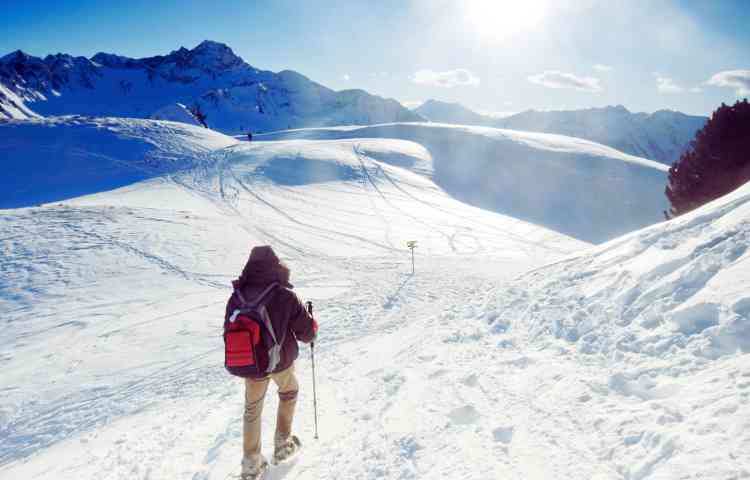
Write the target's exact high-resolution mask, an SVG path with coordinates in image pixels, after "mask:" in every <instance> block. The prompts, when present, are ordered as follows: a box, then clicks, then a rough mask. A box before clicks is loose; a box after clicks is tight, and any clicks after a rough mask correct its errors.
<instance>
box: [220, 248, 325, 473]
mask: <svg viewBox="0 0 750 480" xmlns="http://www.w3.org/2000/svg"><path fill="white" fill-rule="evenodd" d="M289 275H290V271H289V268H288V267H287V266H286V265H285V264H284V263H283V262H282V261H281V260H280V259H279V257H278V256H276V253H275V252H274V251H273V249H272V248H271V247H270V246H259V247H254V248H253V249H252V251H251V253H250V258H249V259H248V261H247V264H246V265H245V268H243V270H242V274H241V275H240V277H239V278H238V279H237V280H235V281H233V282H232V286H233V287H234V290H235V291H234V293H233V294H232V296H231V297H230V298H229V302H228V303H227V309H226V317H225V319H227V320H228V319H230V318H231V317H232V315H233V314H234V313H235V311H236V309H239V308H240V307H242V306H243V304H245V303H247V302H250V303H251V302H253V301H254V300H256V299H257V298H258V297H259V296H261V295H263V294H264V293H265V294H266V295H265V296H264V297H263V299H262V300H261V302H260V303H262V304H263V305H265V308H266V311H267V313H268V318H269V319H270V322H271V324H272V325H273V330H274V331H275V332H276V336H277V338H279V343H280V344H281V351H280V355H279V362H278V364H277V366H276V368H275V369H274V370H273V371H272V372H271V373H270V374H265V373H261V374H257V375H252V376H245V375H243V376H245V377H246V378H245V413H244V415H243V443H242V448H243V459H242V475H241V477H242V479H243V480H252V479H255V478H259V477H260V476H261V475H262V474H263V472H264V471H265V470H266V469H267V468H268V462H267V461H266V459H265V458H264V457H263V455H262V454H261V453H260V451H261V414H262V412H263V400H264V398H265V395H266V390H267V388H268V383H269V380H273V381H274V383H275V384H276V386H277V387H278V393H279V408H278V413H277V416H276V434H275V436H274V443H275V450H274V458H273V460H274V463H279V462H281V461H284V460H285V459H287V458H289V457H291V456H292V455H294V454H295V453H296V452H297V451H298V450H299V448H300V446H301V444H300V442H299V439H298V438H297V437H296V436H294V435H292V420H293V419H294V407H295V404H296V402H297V391H298V389H299V385H298V383H297V378H296V376H295V375H294V361H295V360H296V359H297V356H298V355H299V347H298V345H297V341H298V340H299V341H301V342H304V343H310V342H312V341H314V340H315V337H316V334H317V331H318V325H317V323H316V322H315V320H313V318H312V316H311V315H310V314H308V312H307V310H306V309H305V306H304V305H303V304H302V302H301V301H300V300H299V298H298V297H297V295H296V294H295V293H294V292H293V291H292V288H293V286H292V284H291V283H289ZM274 284H276V285H277V286H275V287H271V286H272V285H274ZM282 338H283V340H282Z"/></svg>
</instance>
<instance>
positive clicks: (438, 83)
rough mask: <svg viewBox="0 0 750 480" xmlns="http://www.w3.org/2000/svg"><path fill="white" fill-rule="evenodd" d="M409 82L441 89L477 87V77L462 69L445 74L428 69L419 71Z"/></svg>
mask: <svg viewBox="0 0 750 480" xmlns="http://www.w3.org/2000/svg"><path fill="white" fill-rule="evenodd" d="M411 81H412V82H414V83H418V84H420V85H430V86H433V87H443V88H453V87H458V86H464V85H472V86H475V85H479V77H477V76H475V75H474V74H473V73H471V72H470V71H468V70H466V69H464V68H457V69H455V70H448V71H446V72H435V71H433V70H429V69H425V70H419V71H418V72H416V73H415V74H414V76H413V77H412V78H411Z"/></svg>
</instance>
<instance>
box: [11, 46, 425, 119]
mask: <svg viewBox="0 0 750 480" xmlns="http://www.w3.org/2000/svg"><path fill="white" fill-rule="evenodd" d="M178 104H179V105H178ZM196 106H197V107H198V108H200V110H201V111H202V112H203V113H205V114H206V116H207V123H208V125H209V126H210V127H211V128H214V129H217V130H220V131H222V132H224V133H230V134H232V133H244V132H245V131H247V130H253V131H269V130H276V129H287V128H297V127H311V126H332V125H351V124H355V125H356V124H359V125H365V124H373V123H383V122H409V121H423V118H422V117H421V116H419V115H418V114H416V113H414V112H412V111H410V110H409V109H407V108H405V107H403V106H402V105H401V104H400V103H398V102H397V101H396V100H393V99H385V98H382V97H378V96H375V95H370V94H369V93H367V92H365V91H364V90H342V91H339V92H336V91H333V90H331V89H329V88H326V87H324V86H323V85H320V84H318V83H316V82H313V81H312V80H310V79H308V78H307V77H305V76H304V75H301V74H299V73H297V72H294V71H291V70H284V71H282V72H279V73H274V72H270V71H263V70H258V69H256V68H254V67H252V66H250V65H249V64H247V63H246V62H245V61H244V60H243V59H242V58H240V57H238V56H237V55H235V53H234V52H233V51H232V49H231V48H229V47H228V46H226V45H224V44H222V43H217V42H212V41H204V42H202V43H201V44H200V45H198V46H197V47H195V48H193V49H192V50H188V49H186V48H184V47H183V48H180V49H179V50H176V51H173V52H171V53H170V54H168V55H159V56H155V57H148V58H139V59H134V58H128V57H123V56H119V55H114V54H109V53H98V54H96V55H94V56H93V57H91V58H86V57H73V56H71V55H66V54H57V55H48V56H47V57H45V58H43V59H42V58H38V57H34V56H31V55H27V54H25V53H23V52H21V51H16V52H13V53H11V54H9V55H6V56H4V57H2V58H0V119H3V118H5V119H10V118H29V117H34V116H40V115H41V116H49V115H68V114H77V115H88V116H97V117H102V116H113V117H136V118H151V117H154V118H160V119H168V120H169V119H173V120H176V121H185V120H186V119H187V120H188V121H190V120H189V118H190V115H189V114H186V110H188V109H192V108H194V107H196ZM185 107H187V108H185ZM171 116H174V117H175V118H171Z"/></svg>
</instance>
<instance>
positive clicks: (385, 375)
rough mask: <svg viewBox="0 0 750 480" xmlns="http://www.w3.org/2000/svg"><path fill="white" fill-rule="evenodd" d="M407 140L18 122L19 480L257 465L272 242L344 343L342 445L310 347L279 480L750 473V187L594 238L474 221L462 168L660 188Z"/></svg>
mask: <svg viewBox="0 0 750 480" xmlns="http://www.w3.org/2000/svg"><path fill="white" fill-rule="evenodd" d="M394 132H401V133H399V134H398V135H396V134H395V133H394ZM403 132H404V130H403V127H401V126H398V125H396V126H378V127H372V129H370V130H368V129H354V128H353V129H339V130H324V131H317V132H314V131H305V132H302V133H300V134H295V135H296V136H309V137H312V136H314V137H315V138H316V139H309V138H308V139H293V140H289V139H285V140H273V141H262V142H252V143H248V142H240V141H237V140H235V139H233V138H231V137H227V136H224V135H221V134H218V133H214V132H211V131H209V130H206V129H203V128H199V127H193V126H189V125H185V124H180V123H174V122H165V121H154V120H132V119H114V118H107V119H90V118H80V117H66V118H58V119H55V120H50V119H42V120H37V121H23V122H9V123H6V124H3V125H0V139H2V140H1V141H0V156H2V158H3V159H4V167H5V168H6V171H8V172H9V174H8V175H6V176H5V177H4V178H3V180H2V189H0V191H2V192H3V196H2V197H0V200H2V204H1V205H0V207H1V208H6V209H5V210H0V232H2V233H1V235H0V249H2V260H0V312H2V316H1V317H2V320H0V321H1V322H2V327H3V328H2V329H0V368H1V369H2V372H3V377H2V378H3V381H2V385H0V389H2V395H1V396H0V478H3V479H4V478H8V479H11V478H14V479H15V478H39V479H46V478H50V479H56V480H58V479H66V478H69V479H79V478H97V479H120V478H123V479H124V478H127V479H133V478H140V479H162V478H169V479H193V480H198V479H204V480H207V479H225V478H227V477H228V476H229V475H231V474H236V473H238V471H239V462H240V459H241V415H242V408H243V405H242V400H243V392H242V383H241V382H239V381H237V380H236V379H234V378H232V377H230V376H229V375H228V374H227V373H226V372H225V371H224V370H223V364H222V362H223V356H222V355H223V354H222V348H223V345H222V341H221V336H220V330H221V323H222V321H223V308H224V304H225V301H226V299H227V297H228V295H229V292H230V287H229V282H230V280H231V279H232V278H234V276H236V275H237V274H238V273H239V271H240V269H241V268H242V266H243V264H244V261H245V259H246V257H247V255H248V253H249V249H250V247H251V246H252V245H256V244H261V243H263V244H266V243H268V244H272V245H273V246H274V247H275V248H276V249H277V250H278V251H279V253H280V254H281V256H282V257H283V258H284V259H285V260H286V262H287V263H288V264H289V265H290V266H291V268H292V272H293V273H292V282H293V283H295V284H296V286H297V288H296V289H297V290H298V293H299V294H300V295H301V296H302V297H303V298H304V299H309V300H312V301H314V303H315V306H316V312H317V317H318V320H319V322H320V324H321V334H320V337H319V339H318V342H317V343H316V362H317V365H316V370H317V373H318V378H317V385H318V405H319V413H320V418H319V424H320V440H319V441H315V440H313V434H312V431H313V419H312V410H313V408H312V397H311V395H312V391H311V377H310V375H311V371H310V362H309V358H308V354H307V353H306V352H307V350H304V352H305V353H303V355H302V356H301V358H300V359H299V361H298V362H297V372H298V375H299V378H300V382H301V384H302V388H301V391H300V398H299V402H298V411H297V417H296V420H295V428H296V433H297V434H298V435H299V436H300V437H301V438H302V441H303V443H304V447H303V452H302V455H301V456H300V457H298V459H297V460H296V461H295V462H293V463H291V464H288V465H284V466H281V467H277V468H274V469H272V470H271V472H270V478H275V479H280V478H299V479H321V478H346V479H349V478H364V479H376V478H378V479H410V478H414V479H416V478H524V479H549V478H598V479H605V478H606V479H609V478H615V479H627V480H632V479H646V478H650V479H658V478H744V477H749V476H750V468H749V467H748V465H749V464H750V457H748V454H747V452H748V451H750V436H749V435H748V433H747V432H749V431H750V428H748V427H750V425H749V424H748V422H750V420H749V419H750V409H749V408H750V407H748V404H749V403H750V368H748V366H747V353H748V349H749V348H750V328H749V327H748V326H749V325H750V318H749V317H750V309H749V308H748V305H749V303H748V298H747V292H748V291H750V289H748V281H749V280H750V279H749V278H748V275H747V273H746V272H747V271H748V270H747V268H746V267H745V265H746V264H747V262H746V260H747V258H748V253H747V251H746V247H747V243H748V242H747V240H748V239H747V234H748V231H750V230H749V229H750V226H749V224H748V213H749V212H748V205H750V189H748V187H747V186H746V187H743V188H741V189H739V190H738V191H736V192H734V193H733V194H730V195H729V196H727V197H725V198H723V199H720V200H717V201H716V202H714V203H712V204H710V205H707V206H706V207H704V208H702V209H700V210H698V211H696V212H693V213H692V214H689V215H687V216H685V217H682V218H680V219H677V220H673V221H671V222H667V223H661V224H658V225H654V226H651V227H648V228H645V229H643V230H640V231H636V232H633V233H630V234H628V235H626V236H624V237H621V238H617V239H614V240H611V241H610V242H608V243H604V244H602V245H599V246H596V247H592V246H591V245H590V244H588V243H586V242H583V241H580V240H577V239H575V238H572V237H570V236H566V235H564V234H561V233H559V232H558V231H555V230H554V229H551V228H547V227H545V226H540V224H539V223H540V222H535V221H532V220H531V219H530V218H529V217H528V216H522V217H519V218H514V216H512V215H510V214H506V215H503V214H500V213H496V212H493V211H489V210H485V209H481V208H478V207H477V206H472V205H469V204H467V203H463V202H462V201H461V200H462V198H461V197H460V195H459V193H460V190H459V189H458V187H457V186H456V185H451V184H450V183H448V182H447V180H446V177H445V176H444V175H445V174H446V171H447V170H445V169H448V168H450V162H451V161H459V160H462V161H463V162H464V163H462V164H460V165H461V168H463V169H464V170H463V171H470V170H471V169H472V168H474V167H477V166H480V165H487V166H496V165H495V164H496V163H500V162H496V160H495V157H494V156H493V155H495V154H496V153H497V152H500V151H501V150H503V149H504V148H511V147H512V146H515V148H516V150H512V151H513V152H515V155H510V156H506V157H504V158H503V162H502V166H503V168H502V169H499V168H497V169H492V170H488V171H487V172H486V177H488V178H489V177H490V176H498V175H499V173H498V172H499V171H507V172H509V173H508V175H515V174H514V173H512V172H514V171H515V170H516V169H517V168H520V166H521V165H523V164H524V162H526V163H528V162H532V161H536V160H534V158H536V157H534V156H533V155H532V154H531V152H537V153H539V155H540V157H541V158H542V160H538V161H537V162H538V164H535V165H533V166H534V167H538V166H539V165H541V166H542V167H543V168H541V169H540V170H541V171H544V168H553V166H556V167H555V168H556V169H555V170H553V171H554V172H555V173H554V174H555V175H558V176H561V178H564V179H567V183H563V185H564V186H565V188H574V187H575V188H577V189H579V190H583V188H584V185H586V187H588V185H589V184H588V183H587V184H583V183H578V184H575V183H573V180H575V179H578V180H581V179H589V180H591V179H593V180H601V179H604V178H609V179H611V180H612V182H611V183H612V184H611V187H612V188H613V189H614V190H615V191H616V190H617V188H618V187H617V186H618V185H627V186H628V187H622V188H623V189H622V190H620V194H624V192H626V188H632V189H633V192H634V194H633V198H634V200H633V201H636V202H638V201H642V199H641V198H635V197H642V196H644V195H647V194H648V193H647V190H648V189H649V188H651V187H650V186H649V185H651V184H650V183H648V182H653V185H655V184H656V180H655V178H663V175H664V173H663V169H660V168H657V167H655V166H654V165H652V162H648V161H646V160H643V159H638V158H636V157H629V156H626V155H623V154H620V153H619V152H614V151H610V150H609V149H607V147H603V146H601V145H596V144H591V143H590V142H583V141H581V142H578V141H577V140H576V141H574V140H571V139H565V137H557V136H552V135H541V134H528V135H525V134H524V135H516V134H511V133H508V132H507V131H500V130H494V129H485V130H482V129H479V130H475V129H466V128H462V127H450V128H449V127H443V126H431V127H430V129H427V127H423V126H414V127H413V130H408V131H407V133H406V134H404V133H403ZM282 136H283V135H278V136H277V138H281V137H282ZM271 138H272V137H266V139H268V140H270V139H271ZM471 141H477V142H479V143H480V144H482V146H481V147H477V148H476V149H474V150H470V151H469V152H467V155H466V156H465V157H461V156H460V155H459V152H460V151H461V149H464V148H468V146H470V145H471ZM482 142H484V143H482ZM500 146H503V149H501V148H500ZM544 152H547V153H544ZM613 152H614V153H613ZM480 155H485V157H481V158H480V157H479V156H480ZM487 156H489V157H487ZM613 163H615V165H612V164H613ZM8 166H9V167H10V168H9V169H8ZM584 167H585V169H584ZM456 168H458V167H456ZM581 169H584V170H583V171H582V172H581V173H580V174H577V173H575V171H576V170H581ZM456 171H459V170H456ZM565 172H568V173H567V176H566V173H565ZM546 175H547V174H544V175H542V174H541V173H540V176H539V177H536V176H529V177H525V176H523V175H521V176H516V177H514V178H515V181H521V180H524V179H526V180H528V179H531V178H534V179H537V178H538V180H539V181H544V180H543V179H544V178H545V176H546ZM618 175H619V176H618ZM652 177H653V178H654V179H652ZM471 178H472V181H475V180H476V179H477V177H476V174H475V176H473V177H471ZM529 181H530V180H529ZM595 183H596V182H593V181H592V182H591V184H592V185H593V184H595ZM643 183H646V186H644V185H643ZM511 184H512V182H511V181H503V183H502V185H503V186H507V185H511ZM466 185H469V183H467V184H466ZM470 185H474V187H473V188H475V189H477V190H478V189H481V188H486V185H483V184H481V183H471V184H470ZM464 186H465V185H464ZM451 187H455V189H452V188H451ZM529 187H531V185H530V186H529ZM603 190H604V189H602V191H597V193H596V195H600V194H601V195H604V193H605V192H604V191H603ZM521 191H523V189H522V188H520V187H518V188H516V189H515V190H514V193H518V192H521ZM560 191H564V190H562V189H561V190H560ZM6 192H11V193H6ZM82 194H86V195H83V196H79V195H82ZM581 195H583V193H582V192H581ZM592 195H593V194H592ZM613 196H614V195H612V196H607V197H603V198H594V199H592V200H590V203H605V200H609V199H610V198H612V197H613ZM71 197H73V198H71ZM628 198H630V197H628ZM40 202H53V203H46V204H42V205H39V203H40ZM564 204H565V203H564ZM645 205H646V203H643V204H641V208H646V207H645ZM613 208H621V207H613ZM649 208H652V206H651V207H649ZM654 221H655V220H654ZM649 223H650V222H649ZM408 240H417V241H418V242H419V243H418V248H417V250H416V272H415V273H414V274H412V273H411V264H410V259H409V256H408V251H407V250H406V248H405V242H406V241H408ZM274 397H275V396H274V395H269V396H268V397H267V400H266V414H265V419H264V422H265V423H264V426H263V428H264V440H265V443H264V452H266V453H268V452H269V451H270V449H271V438H272V435H273V417H274V415H273V413H272V412H273V410H274V409H275V406H276V400H275V398H274Z"/></svg>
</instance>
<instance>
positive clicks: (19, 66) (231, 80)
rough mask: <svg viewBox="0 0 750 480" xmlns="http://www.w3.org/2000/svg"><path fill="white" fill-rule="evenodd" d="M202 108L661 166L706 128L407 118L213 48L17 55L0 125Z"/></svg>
mask: <svg viewBox="0 0 750 480" xmlns="http://www.w3.org/2000/svg"><path fill="white" fill-rule="evenodd" d="M196 109H197V110H199V111H200V112H201V113H202V114H205V116H206V123H207V124H208V126H210V127H211V128H213V129H216V130H219V131H221V132H223V133H227V134H239V133H245V132H247V131H253V132H267V131H273V130H285V129H290V128H303V127H324V126H336V125H372V124H378V123H390V122H421V121H425V120H429V121H432V122H440V123H452V124H464V125H482V126H489V127H496V128H505V129H512V130H525V131H533V132H543V133H557V134H562V135H568V136H572V137H579V138H584V139H587V140H592V141H595V142H598V143H602V144H605V145H608V146H611V147H613V148H616V149H618V150H621V151H623V152H625V153H630V154H632V155H637V156H640V157H645V158H648V159H652V160H656V161H658V162H661V163H665V164H671V163H672V162H674V161H675V160H677V159H678V158H679V156H680V154H681V153H682V152H683V151H684V150H685V148H686V147H687V146H688V144H689V142H690V140H692V138H693V136H694V135H695V132H696V131H697V130H698V129H700V128H701V127H702V126H703V124H704V123H705V122H706V118H705V117H698V116H690V115H685V114H683V113H679V112H673V111H669V110H660V111H658V112H655V113H653V114H646V113H631V112H629V111H628V110H627V109H626V108H625V107H623V106H620V105H618V106H616V107H604V108H591V109H586V110H571V111H548V112H539V111H534V110H529V111H526V112H521V113H518V114H515V115H512V116H510V117H505V118H496V117H491V116H488V115H482V114H479V113H477V112H474V111H472V110H470V109H468V108H466V107H464V106H462V105H460V104H457V103H446V102H440V101H437V100H428V101H427V102H425V103H424V104H422V105H421V106H419V107H417V108H416V109H414V110H409V109H407V108H405V107H404V106H402V105H401V104H400V103H399V102H397V101H396V100H393V99H385V98H382V97H379V96H376V95H371V94H369V93H367V92H366V91H364V90H342V91H338V92H337V91H334V90H331V89H329V88H326V87H324V86H323V85H320V84H319V83H316V82H314V81H312V80H310V79H308V78H307V77H305V76H304V75H301V74H299V73H297V72H294V71H292V70H284V71H281V72H279V73H274V72H270V71H264V70H258V69H256V68H254V67H252V66H250V65H249V64H247V63H246V62H245V61H244V60H243V59H242V58H240V57H239V56H237V55H236V54H235V53H234V52H233V51H232V49H231V48H229V47H228V46H226V45H224V44H222V43H217V42H213V41H208V40H207V41H204V42H202V43H201V44H200V45H198V46H197V47H195V48H193V49H192V50H188V49H186V48H184V47H183V48H180V49H179V50H175V51H173V52H171V53H169V54H168V55H158V56H154V57H147V58H139V59H135V58H128V57H123V56H119V55H115V54H110V53H98V54H96V55H94V56H93V57H91V58H86V57H73V56H71V55H66V54H60V53H58V54H56V55H48V56H46V57H44V58H39V57H34V56H31V55H27V54H25V53H23V52H21V51H20V50H19V51H16V52H13V53H11V54H8V55H6V56H4V57H2V58H0V120H2V119H13V118H16V119H23V118H32V117H38V116H59V115H85V116H92V117H105V116H111V117H130V118H154V119H161V120H174V121H179V122H183V123H192V124H198V123H199V121H198V119H197V118H196V116H195V115H194V113H193V112H195V111H196Z"/></svg>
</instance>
